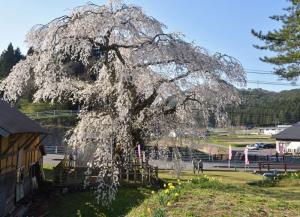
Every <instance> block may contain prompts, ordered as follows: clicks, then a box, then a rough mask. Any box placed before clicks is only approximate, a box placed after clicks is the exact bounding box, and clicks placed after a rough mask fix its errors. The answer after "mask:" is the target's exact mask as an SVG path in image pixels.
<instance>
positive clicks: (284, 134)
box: [275, 122, 300, 141]
mask: <svg viewBox="0 0 300 217" xmlns="http://www.w3.org/2000/svg"><path fill="white" fill-rule="evenodd" d="M275 138H276V140H285V141H300V122H298V123H296V124H294V125H293V126H291V127H289V128H287V129H285V130H283V131H281V132H280V133H278V134H276V135H275Z"/></svg>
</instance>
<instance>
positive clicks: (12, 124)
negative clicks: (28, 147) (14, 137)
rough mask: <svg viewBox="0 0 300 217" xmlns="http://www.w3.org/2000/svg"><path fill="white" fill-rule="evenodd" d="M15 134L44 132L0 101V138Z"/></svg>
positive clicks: (17, 111) (35, 123) (33, 122)
mask: <svg viewBox="0 0 300 217" xmlns="http://www.w3.org/2000/svg"><path fill="white" fill-rule="evenodd" d="M16 133H46V130H45V129H43V128H42V127H41V126H40V125H39V124H38V123H37V122H35V121H33V120H31V119H30V118H28V117H27V116H26V115H24V114H23V113H21V112H20V111H19V110H18V109H16V108H12V107H11V106H10V105H9V104H8V103H7V102H4V101H3V100H0V136H8V135H10V134H16Z"/></svg>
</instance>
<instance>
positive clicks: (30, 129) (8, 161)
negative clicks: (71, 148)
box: [0, 100, 46, 217]
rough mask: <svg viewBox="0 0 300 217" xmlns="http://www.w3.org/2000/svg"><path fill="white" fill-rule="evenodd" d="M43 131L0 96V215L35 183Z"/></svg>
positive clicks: (23, 195) (5, 214)
mask: <svg viewBox="0 0 300 217" xmlns="http://www.w3.org/2000/svg"><path fill="white" fill-rule="evenodd" d="M45 137H46V131H45V130H44V129H43V128H41V127H40V125H39V124H38V123H36V122H35V121H33V120H31V119H29V118H28V117H27V116H26V115H24V114H22V113H21V112H20V111H18V110H17V109H15V108H11V107H10V105H9V104H8V103H6V102H4V101H1V100H0V216H1V217H2V216H7V215H8V216H9V215H10V213H11V212H12V211H13V210H14V209H15V207H16V205H17V204H18V202H19V201H20V200H22V199H23V198H24V197H26V195H28V194H29V193H30V192H32V190H33V189H35V188H37V187H38V184H39V182H40V181H41V178H42V176H41V174H42V159H43V158H42V156H43V155H44V150H43V146H42V145H41V142H42V140H43V139H44V138H45Z"/></svg>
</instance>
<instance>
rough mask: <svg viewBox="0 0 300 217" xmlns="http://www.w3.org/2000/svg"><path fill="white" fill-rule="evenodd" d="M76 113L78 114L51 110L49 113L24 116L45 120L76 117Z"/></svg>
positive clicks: (76, 111)
mask: <svg viewBox="0 0 300 217" xmlns="http://www.w3.org/2000/svg"><path fill="white" fill-rule="evenodd" d="M78 113H79V110H51V111H40V112H32V113H25V114H26V115H27V116H29V117H31V118H46V117H64V116H72V115H76V114H78Z"/></svg>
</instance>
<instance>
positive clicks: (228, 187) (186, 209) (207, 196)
mask: <svg viewBox="0 0 300 217" xmlns="http://www.w3.org/2000/svg"><path fill="white" fill-rule="evenodd" d="M207 174H208V176H211V177H216V178H221V179H222V181H221V183H219V184H216V185H214V186H202V187H201V186H199V185H196V184H188V185H184V187H183V189H182V190H181V192H180V196H179V200H178V201H177V202H174V203H172V204H171V205H170V206H166V207H165V210H166V214H167V216H172V217H175V216H180V217H181V216H182V217H183V216H243V217H244V216H297V215H298V214H299V213H300V194H299V193H300V189H299V186H300V185H299V183H298V185H296V186H294V185H290V184H288V185H282V186H281V187H269V188H262V187H258V186H249V185H247V182H249V181H257V180H259V179H261V177H259V176H256V175H253V174H248V173H239V172H213V171H212V172H208V173H207ZM162 177H163V178H167V179H168V180H169V181H174V180H172V178H171V177H170V175H169V174H168V173H163V174H162ZM183 178H184V179H186V178H193V175H192V174H184V176H183ZM194 178H195V177H194ZM229 183H230V184H229ZM157 204H158V201H157V199H156V198H155V196H152V197H151V198H149V199H148V200H146V201H145V202H144V203H143V204H142V205H141V206H139V207H136V208H135V209H133V210H132V212H131V213H129V214H128V216H130V217H131V216H141V213H143V212H144V211H143V210H147V208H150V207H151V209H152V210H153V209H154V208H155V206H157ZM146 216H147V215H146ZM149 216H150V215H149Z"/></svg>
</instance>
